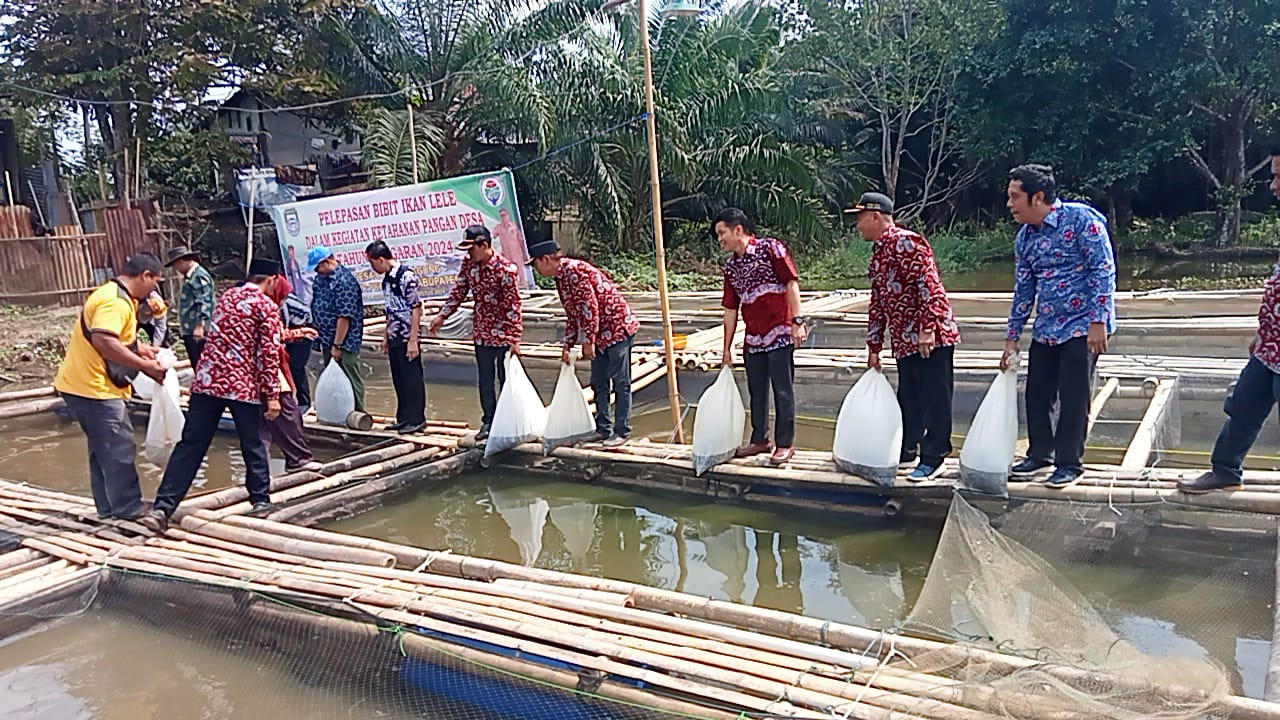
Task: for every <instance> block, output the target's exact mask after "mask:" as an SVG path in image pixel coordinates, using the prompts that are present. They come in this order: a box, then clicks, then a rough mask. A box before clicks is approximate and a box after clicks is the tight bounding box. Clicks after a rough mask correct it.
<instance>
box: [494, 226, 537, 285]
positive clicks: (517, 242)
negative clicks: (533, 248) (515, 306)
mask: <svg viewBox="0 0 1280 720" xmlns="http://www.w3.org/2000/svg"><path fill="white" fill-rule="evenodd" d="M498 220H499V222H498V224H497V225H495V226H494V227H493V239H494V249H495V250H497V251H498V252H499V253H501V254H502V256H503V257H505V258H506V259H508V260H510V261H511V262H513V263H515V264H516V266H517V267H518V268H520V289H521V290H524V289H527V288H530V287H532V286H533V277H532V276H531V275H530V273H529V270H528V269H527V268H526V267H525V266H527V265H528V264H529V248H528V246H527V245H526V244H525V238H524V231H523V230H522V229H521V228H520V223H518V222H515V221H514V220H512V219H511V213H509V212H507V211H506V210H501V211H499V212H498Z"/></svg>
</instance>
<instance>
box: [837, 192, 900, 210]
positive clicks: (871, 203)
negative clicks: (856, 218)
mask: <svg viewBox="0 0 1280 720" xmlns="http://www.w3.org/2000/svg"><path fill="white" fill-rule="evenodd" d="M863 210H875V211H876V212H882V213H884V214H885V215H892V214H893V201H892V200H890V199H889V196H888V195H884V194H882V193H878V192H868V193H862V197H861V198H859V199H858V204H857V205H854V206H853V207H851V208H849V209H848V210H845V212H847V213H853V214H855V215H856V214H858V213H860V212H862V211H863Z"/></svg>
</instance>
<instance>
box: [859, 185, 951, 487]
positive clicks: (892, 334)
mask: <svg viewBox="0 0 1280 720" xmlns="http://www.w3.org/2000/svg"><path fill="white" fill-rule="evenodd" d="M846 212H852V213H855V214H856V215H857V217H858V232H860V233H862V237H864V238H866V239H867V240H868V241H870V242H873V243H875V245H874V247H873V249H872V251H871V264H870V266H869V267H868V274H869V275H870V277H871V305H870V307H869V308H868V309H867V316H868V324H867V367H869V368H874V369H876V370H879V369H880V351H881V349H883V348H884V336H885V329H886V328H888V331H889V339H890V343H891V344H892V346H893V357H894V359H895V360H896V361H897V364H898V405H899V406H900V407H901V408H902V454H901V462H903V463H910V462H913V461H914V460H915V459H916V458H917V456H918V457H919V458H920V463H919V464H918V465H916V468H915V470H913V471H911V475H910V476H909V479H910V480H913V481H916V482H920V481H922V480H932V479H933V478H935V477H937V476H938V473H939V472H941V470H942V461H943V459H944V458H946V457H947V456H948V455H950V454H951V449H952V448H951V396H952V391H953V388H954V380H953V377H954V375H953V369H952V361H953V360H954V357H955V346H956V344H957V343H959V342H960V328H959V326H957V325H956V319H955V314H954V313H953V312H952V310H951V302H950V301H948V300H947V289H946V288H945V287H943V286H942V277H941V276H940V275H939V273H938V263H937V260H935V259H934V257H933V248H931V247H930V246H929V241H928V240H925V239H924V236H922V235H920V234H919V233H915V232H912V231H910V230H908V229H906V228H903V227H899V226H898V224H897V223H895V222H894V220H893V201H892V200H890V199H889V198H888V196H886V195H882V194H881V193H874V192H869V193H864V194H863V195H862V198H861V199H860V200H858V204H857V205H854V206H853V207H852V208H851V209H849V210H847V211H846Z"/></svg>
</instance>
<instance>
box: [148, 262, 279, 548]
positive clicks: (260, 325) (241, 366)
mask: <svg viewBox="0 0 1280 720" xmlns="http://www.w3.org/2000/svg"><path fill="white" fill-rule="evenodd" d="M280 277H283V276H282V275H280V264H279V263H277V262H274V261H271V260H261V259H257V258H255V259H254V260H253V262H252V263H250V265H249V272H248V280H247V281H246V282H245V283H244V284H243V285H241V286H239V287H235V288H232V289H230V290H228V291H226V292H224V293H223V294H222V298H221V299H219V300H218V305H217V307H216V308H215V309H214V311H213V327H212V328H210V330H209V335H208V339H207V340H206V342H205V347H204V352H203V353H201V356H200V365H199V366H197V367H196V374H195V379H194V380H193V381H192V383H191V401H190V403H189V404H188V406H187V424H186V426H185V427H184V428H183V430H182V439H181V440H179V441H178V445H177V447H175V448H174V449H173V455H172V456H171V457H170V458H169V466H168V467H166V468H165V471H164V480H163V481H161V483H160V489H159V490H157V491H156V502H155V505H154V506H153V507H152V510H151V512H149V513H147V514H146V515H144V516H143V518H142V520H141V522H142V524H143V525H144V526H146V527H147V528H149V529H151V530H153V531H156V532H163V531H164V530H165V528H167V527H168V525H169V518H170V517H172V516H173V513H174V511H175V510H177V509H178V504H179V503H181V502H182V499H183V498H184V497H186V495H187V491H188V490H190V489H191V481H192V480H194V479H195V477H196V473H197V472H199V470H200V463H201V462H202V461H203V460H204V457H205V454H206V453H208V452H209V444H210V443H211V442H213V435H214V433H216V432H217V431H218V421H219V420H221V418H222V413H223V411H225V410H228V409H230V411H231V419H232V420H234V421H235V426H236V435H237V436H239V439H240V453H241V454H242V455H243V456H244V466H245V479H244V484H245V487H246V488H247V489H248V490H249V501H250V502H251V503H253V509H254V511H262V510H265V509H267V508H268V507H270V501H269V498H268V495H269V492H270V490H271V471H270V469H269V467H268V464H267V448H266V446H265V445H264V444H263V443H262V421H263V419H264V418H265V419H267V420H273V419H275V418H276V416H278V415H279V414H280V370H281V367H280V365H281V355H282V354H283V350H284V346H283V345H281V343H280V309H279V308H278V307H277V306H276V304H275V302H274V301H272V300H271V298H270V297H269V294H270V293H271V292H272V290H273V288H274V285H275V282H276V281H277V279H278V278H280Z"/></svg>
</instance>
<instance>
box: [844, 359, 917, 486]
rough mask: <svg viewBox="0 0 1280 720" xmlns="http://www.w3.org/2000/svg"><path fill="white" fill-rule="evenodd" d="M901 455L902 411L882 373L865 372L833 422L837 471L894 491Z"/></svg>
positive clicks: (846, 397)
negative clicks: (838, 469) (834, 422)
mask: <svg viewBox="0 0 1280 720" xmlns="http://www.w3.org/2000/svg"><path fill="white" fill-rule="evenodd" d="M901 454H902V410H901V409H900V408H899V407H898V398H897V396H896V395H894V392H893V386H892V385H890V384H889V381H888V379H886V378H885V376H884V373H881V372H880V371H879V370H868V371H866V372H865V373H863V374H862V377H861V378H859V379H858V382H857V383H855V384H854V386H853V387H852V388H851V389H850V390H849V392H848V394H846V395H845V396H844V403H842V404H841V405H840V416H839V418H837V419H836V439H835V446H834V447H833V448H832V449H831V455H832V457H833V458H834V459H835V463H836V467H838V468H840V469H841V470H843V471H845V472H847V473H851V474H853V475H857V476H858V477H862V478H866V479H867V480H870V481H872V482H874V483H876V484H877V485H881V486H884V487H893V481H894V478H896V477H897V476H898V459H899V457H900V456H901Z"/></svg>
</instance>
